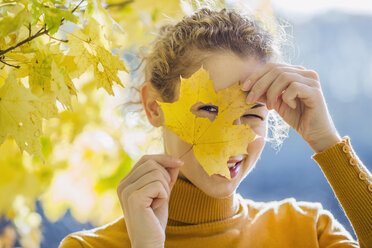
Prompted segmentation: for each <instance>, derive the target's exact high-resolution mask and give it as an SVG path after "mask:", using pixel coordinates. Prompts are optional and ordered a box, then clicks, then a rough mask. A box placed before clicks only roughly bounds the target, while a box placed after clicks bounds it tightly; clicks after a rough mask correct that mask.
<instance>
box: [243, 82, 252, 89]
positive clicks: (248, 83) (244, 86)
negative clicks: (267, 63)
mask: <svg viewBox="0 0 372 248" xmlns="http://www.w3.org/2000/svg"><path fill="white" fill-rule="evenodd" d="M250 85H251V80H247V81H245V82H244V84H243V86H242V90H248V89H249V86H250Z"/></svg>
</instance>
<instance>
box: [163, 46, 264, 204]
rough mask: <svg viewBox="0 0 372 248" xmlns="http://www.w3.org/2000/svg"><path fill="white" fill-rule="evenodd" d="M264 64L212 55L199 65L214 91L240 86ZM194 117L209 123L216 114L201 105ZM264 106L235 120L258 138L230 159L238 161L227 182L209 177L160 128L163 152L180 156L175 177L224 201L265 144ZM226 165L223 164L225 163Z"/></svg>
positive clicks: (185, 148)
mask: <svg viewBox="0 0 372 248" xmlns="http://www.w3.org/2000/svg"><path fill="white" fill-rule="evenodd" d="M263 65H264V64H263V63H261V62H260V61H259V60H257V59H255V58H246V59H241V58H239V57H237V56H236V55H234V54H232V53H216V54H214V55H212V56H210V57H208V59H207V60H206V61H205V62H204V63H203V67H204V68H205V69H206V70H208V71H209V75H210V78H211V79H212V82H213V85H214V89H215V90H216V91H219V90H222V89H225V88H227V87H229V86H231V85H232V84H234V83H236V82H238V81H240V82H241V83H243V82H244V81H245V79H247V78H248V76H249V75H251V74H252V73H253V72H254V71H256V70H257V69H259V68H260V67H261V66H263ZM194 113H195V114H196V115H197V116H200V117H207V118H210V119H211V120H212V119H214V118H215V116H216V115H217V113H216V109H215V108H213V106H211V105H201V106H200V107H198V108H197V110H195V112H194ZM267 113H268V110H267V108H266V105H265V104H263V103H257V104H256V105H255V106H254V107H252V108H251V109H249V108H248V105H247V110H246V112H245V113H244V116H242V117H240V118H239V119H237V120H236V121H235V122H234V124H237V125H238V124H239V123H241V124H249V125H250V127H251V128H252V129H253V131H254V132H255V133H256V134H257V135H258V136H257V138H256V139H255V140H254V141H253V142H251V143H249V144H248V146H247V148H246V153H245V154H236V155H235V156H233V157H230V159H235V160H242V162H241V165H240V169H239V171H238V173H237V174H236V176H234V177H233V178H232V180H231V181H229V180H228V179H227V178H225V177H222V176H218V175H216V174H214V175H212V176H209V175H208V174H207V173H206V171H204V169H203V167H202V166H201V165H200V164H199V162H198V160H197V159H196V157H195V155H194V153H193V150H192V149H191V150H190V147H191V145H190V144H188V143H186V142H184V141H183V140H181V139H180V138H179V137H178V136H177V135H176V134H174V133H173V132H171V131H170V130H169V129H167V128H166V127H163V128H164V129H163V135H164V149H165V153H166V154H169V155H172V156H175V157H181V156H182V157H181V159H182V160H183V161H184V165H183V166H182V167H181V169H180V172H179V176H178V177H180V178H183V179H186V180H188V181H190V182H191V183H192V184H194V185H195V186H196V187H198V188H199V189H201V190H202V191H203V192H205V193H206V194H208V195H210V196H212V197H216V198H224V197H227V196H229V195H231V194H232V193H233V192H235V190H236V188H237V187H238V186H239V184H240V182H241V181H242V180H243V179H244V178H245V177H246V176H247V175H248V173H249V172H250V171H251V170H252V169H253V167H254V166H255V163H256V161H257V159H258V157H259V156H260V154H261V152H262V150H263V147H264V145H265V141H264V137H265V136H266V132H267V120H266V118H267ZM226 166H227V161H226Z"/></svg>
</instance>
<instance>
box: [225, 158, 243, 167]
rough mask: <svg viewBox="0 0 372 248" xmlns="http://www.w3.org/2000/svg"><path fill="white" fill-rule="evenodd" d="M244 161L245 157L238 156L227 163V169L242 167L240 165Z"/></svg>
mask: <svg viewBox="0 0 372 248" xmlns="http://www.w3.org/2000/svg"><path fill="white" fill-rule="evenodd" d="M243 159H244V156H243V155H239V156H236V157H232V158H230V159H229V160H228V161H227V167H228V168H229V169H231V168H232V167H234V166H236V165H238V164H239V165H240V163H241V162H242V161H243Z"/></svg>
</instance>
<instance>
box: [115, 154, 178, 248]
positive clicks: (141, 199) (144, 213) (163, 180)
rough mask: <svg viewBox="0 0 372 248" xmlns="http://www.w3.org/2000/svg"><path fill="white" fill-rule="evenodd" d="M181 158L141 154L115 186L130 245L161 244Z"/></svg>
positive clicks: (162, 245)
mask: <svg viewBox="0 0 372 248" xmlns="http://www.w3.org/2000/svg"><path fill="white" fill-rule="evenodd" d="M182 164H183V161H182V160H180V159H178V158H175V157H171V156H169V155H165V154H156V155H144V156H142V157H141V159H140V160H139V161H138V162H137V163H136V164H135V165H134V166H133V168H132V169H131V171H130V172H129V173H128V175H126V176H125V177H123V179H121V181H120V182H119V185H118V187H117V194H118V197H119V201H120V205H121V208H122V209H123V213H124V218H125V224H126V227H127V232H128V235H129V239H130V242H131V244H132V247H134V248H136V247H155V248H157V247H164V242H165V228H166V226H167V221H168V202H169V196H170V193H171V190H172V188H173V186H174V184H175V182H176V180H177V177H178V172H179V169H180V166H181V165H182Z"/></svg>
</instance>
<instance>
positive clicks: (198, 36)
mask: <svg viewBox="0 0 372 248" xmlns="http://www.w3.org/2000/svg"><path fill="white" fill-rule="evenodd" d="M278 27H279V29H277V31H281V30H280V26H278ZM283 34H285V32H282V33H280V32H277V35H276V36H275V35H274V34H271V33H269V32H268V31H267V30H266V29H265V28H264V26H263V23H262V22H261V21H260V20H259V19H255V17H254V16H253V15H250V14H247V13H243V12H242V13H239V11H237V10H233V9H227V8H222V9H221V10H219V11H216V10H212V9H210V8H208V7H203V8H200V9H199V10H197V11H195V12H194V13H193V14H192V15H189V16H187V15H186V16H184V17H183V19H182V20H181V21H179V22H178V23H176V24H174V25H173V24H165V25H163V26H161V27H160V29H159V32H158V34H157V37H156V39H155V40H154V42H153V44H152V46H151V51H149V52H148V53H142V55H141V57H142V60H141V62H140V63H139V65H138V67H137V68H136V69H135V70H137V69H138V68H139V67H140V66H141V65H142V63H143V62H145V66H144V68H143V72H142V73H141V76H143V77H144V80H142V81H140V82H141V84H142V83H143V82H150V83H151V84H152V85H153V86H154V87H155V89H157V91H158V92H159V93H160V95H161V96H162V98H163V100H164V101H166V102H172V101H174V98H175V89H176V88H177V86H178V85H179V83H180V75H181V76H182V77H183V78H188V77H190V76H191V75H192V73H194V72H195V71H196V70H197V69H198V68H200V66H201V64H202V63H203V61H204V60H205V59H206V58H208V56H210V55H212V54H213V53H215V52H218V51H222V52H223V51H228V52H233V53H234V54H236V55H237V56H239V57H241V58H243V57H247V56H251V57H255V58H257V59H259V60H261V61H263V62H268V61H272V62H280V61H281V60H282V55H281V52H280V51H281V49H280V45H281V42H282V40H283ZM135 70H134V71H135ZM139 86H140V85H139ZM137 91H139V88H137ZM128 92H130V90H128ZM137 95H139V94H137ZM128 97H131V98H133V92H131V93H129V94H128ZM136 103H137V106H138V104H140V103H141V102H140V100H139V101H137V102H135V101H133V99H132V100H130V101H129V102H127V103H124V105H123V106H125V105H128V104H129V105H133V104H136ZM139 109H140V108H139V106H138V108H137V109H136V110H139ZM269 130H270V131H271V133H272V136H273V137H272V138H268V140H270V141H274V142H273V144H274V145H275V146H280V144H281V143H282V141H283V139H284V138H285V137H286V136H287V134H288V126H287V125H286V124H285V122H284V121H283V120H282V119H281V118H278V115H277V114H276V113H274V112H273V111H270V114H269Z"/></svg>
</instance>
